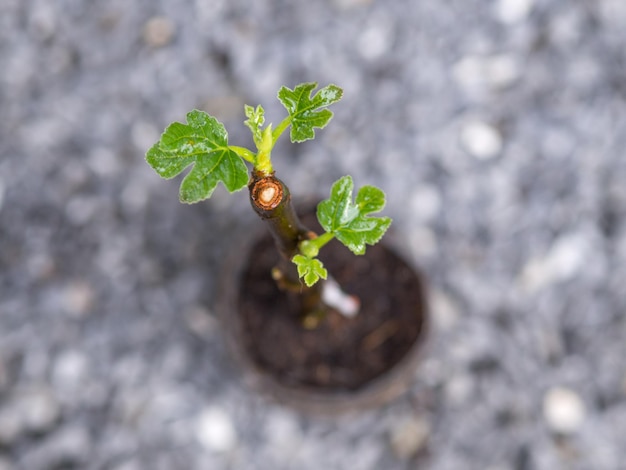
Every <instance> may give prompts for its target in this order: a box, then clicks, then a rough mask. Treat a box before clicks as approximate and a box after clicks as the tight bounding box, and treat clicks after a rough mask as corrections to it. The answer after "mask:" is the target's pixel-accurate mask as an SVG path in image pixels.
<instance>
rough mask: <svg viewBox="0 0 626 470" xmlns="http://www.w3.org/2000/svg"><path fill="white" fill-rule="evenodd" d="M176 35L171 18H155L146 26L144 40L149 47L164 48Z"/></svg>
mask: <svg viewBox="0 0 626 470" xmlns="http://www.w3.org/2000/svg"><path fill="white" fill-rule="evenodd" d="M175 33H176V29H175V27H174V24H173V23H172V22H171V21H170V19H169V18H166V17H164V16H155V17H154V18H150V19H149V20H148V21H147V22H146V24H145V25H144V27H143V40H144V42H145V43H146V44H148V45H149V46H152V47H163V46H166V45H167V44H169V43H170V42H171V41H172V38H173V37H174V34H175Z"/></svg>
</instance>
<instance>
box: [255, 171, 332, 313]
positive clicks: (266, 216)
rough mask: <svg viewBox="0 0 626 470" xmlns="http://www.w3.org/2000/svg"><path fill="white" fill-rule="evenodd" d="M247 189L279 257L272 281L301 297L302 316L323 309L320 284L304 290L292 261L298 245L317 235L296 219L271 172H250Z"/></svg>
mask: <svg viewBox="0 0 626 470" xmlns="http://www.w3.org/2000/svg"><path fill="white" fill-rule="evenodd" d="M248 190H249V191H250V204H251V205H252V208H253V209H254V211H255V212H256V213H257V215H258V216H259V217H260V218H261V219H262V220H264V221H265V222H266V223H267V225H268V227H269V229H270V233H271V234H272V237H273V238H274V242H275V243H276V248H277V249H278V251H279V253H280V255H281V256H280V261H279V264H278V266H277V267H276V268H275V269H274V271H273V273H272V275H273V277H274V279H275V280H276V282H277V283H278V285H279V287H280V288H281V289H283V290H287V291H292V292H297V293H298V294H300V295H302V297H301V298H302V301H303V303H302V306H303V312H302V315H303V316H306V315H309V314H310V313H311V312H314V311H319V310H323V309H324V305H323V303H322V300H321V299H322V295H321V294H322V289H323V283H322V282H318V283H317V284H315V285H314V286H312V287H307V286H306V285H304V283H303V282H302V281H301V280H300V278H299V277H298V271H297V268H296V266H295V264H294V263H292V262H291V259H292V258H293V257H294V256H295V255H297V254H298V253H299V248H298V245H299V243H300V242H301V241H303V240H309V239H311V238H314V237H315V236H316V235H315V233H313V232H312V231H310V230H309V229H308V228H306V227H305V226H304V225H303V224H302V223H301V222H300V220H299V219H298V216H297V215H296V212H295V211H294V209H293V205H292V204H291V193H290V192H289V188H287V186H285V184H284V183H283V182H282V181H281V180H280V179H278V178H276V177H275V176H274V174H273V173H272V174H270V175H265V174H261V173H258V172H255V171H253V172H252V177H251V178H250V182H249V183H248Z"/></svg>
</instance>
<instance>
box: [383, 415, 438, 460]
mask: <svg viewBox="0 0 626 470" xmlns="http://www.w3.org/2000/svg"><path fill="white" fill-rule="evenodd" d="M429 436H430V424H429V423H428V421H426V420H425V419H423V418H418V417H415V418H412V419H408V420H406V421H404V422H403V423H401V424H400V425H399V426H398V427H396V428H394V429H392V430H391V435H390V441H391V448H392V449H393V451H394V453H395V454H396V456H398V457H399V458H401V459H408V458H411V457H413V456H415V455H416V454H417V453H418V452H419V451H420V450H422V449H424V447H425V446H426V443H427V442H428V437H429Z"/></svg>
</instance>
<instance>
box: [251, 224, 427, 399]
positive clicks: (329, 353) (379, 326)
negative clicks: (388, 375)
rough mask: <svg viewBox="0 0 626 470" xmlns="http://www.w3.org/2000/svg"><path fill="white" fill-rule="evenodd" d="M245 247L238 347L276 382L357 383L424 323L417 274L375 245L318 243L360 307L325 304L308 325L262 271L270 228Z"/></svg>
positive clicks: (397, 354)
mask: <svg viewBox="0 0 626 470" xmlns="http://www.w3.org/2000/svg"><path fill="white" fill-rule="evenodd" d="M305 223H307V225H308V226H309V227H314V225H315V224H314V223H312V222H310V221H309V220H305ZM251 253H254V254H255V255H254V256H253V257H250V259H249V262H248V265H247V266H246V267H245V268H244V270H243V275H242V282H241V285H240V300H239V313H240V315H241V326H242V336H243V341H244V347H245V349H246V350H247V353H248V356H249V357H250V358H251V360H252V361H253V362H254V363H255V364H256V365H257V367H259V368H260V369H261V370H263V371H264V372H265V373H268V374H270V375H272V376H273V377H274V379H275V380H276V381H278V382H279V383H281V384H283V385H286V386H290V387H302V386H305V387H308V388H314V389H319V390H327V391H329V392H333V391H340V390H354V389H357V388H359V387H361V386H362V385H364V384H366V383H367V382H369V381H371V380H372V379H374V378H376V377H378V376H379V375H381V374H383V373H384V372H385V371H387V370H389V369H390V368H391V367H392V366H394V365H395V364H397V363H398V362H399V361H400V360H401V359H402V358H403V357H404V356H405V355H406V353H407V352H408V350H409V349H410V348H411V346H412V345H413V343H414V342H415V341H416V339H417V338H418V336H420V334H421V333H422V330H423V329H424V327H425V321H424V317H423V315H424V314H425V312H423V309H424V306H425V301H424V298H423V296H424V292H423V288H422V284H421V282H420V279H419V277H418V275H417V274H416V273H415V271H414V270H413V269H411V268H410V267H409V266H408V265H407V264H406V263H405V262H404V261H403V260H402V259H401V258H400V257H398V256H397V255H396V254H395V253H394V252H393V251H391V250H390V249H388V248H386V247H385V246H384V245H383V244H378V245H376V246H373V247H368V248H367V252H366V254H365V255H363V256H355V255H354V254H353V253H352V252H350V251H349V250H348V249H347V248H346V247H344V246H343V245H341V244H340V243H339V242H337V241H332V242H331V243H329V244H328V245H327V246H326V247H324V249H323V250H322V252H321V256H320V258H321V259H322V261H323V262H324V265H325V266H326V268H327V269H328V271H329V272H330V273H331V274H332V276H333V277H334V278H335V279H336V280H337V282H338V283H339V284H340V285H341V286H342V288H343V289H344V291H346V292H347V293H349V294H351V295H356V296H357V297H358V298H359V299H360V301H361V309H360V311H359V313H358V315H356V316H355V317H353V318H347V317H345V316H343V315H341V314H340V313H338V312H336V311H334V310H330V311H329V313H328V315H327V317H326V318H325V320H323V321H322V322H321V323H320V325H319V326H318V327H317V328H316V329H313V330H307V329H306V328H305V327H304V326H303V325H302V320H301V317H300V316H299V308H298V300H297V296H293V295H292V296H291V299H289V298H288V296H287V294H285V293H284V292H282V291H281V290H279V289H278V287H277V286H276V283H275V282H274V280H273V279H272V278H271V276H270V271H271V269H272V267H274V266H275V265H276V264H277V262H278V253H277V250H276V249H275V247H274V243H273V240H272V239H271V237H270V235H269V234H267V236H264V237H262V238H260V239H259V240H258V241H257V242H256V243H255V244H254V245H253V246H252V248H251ZM294 298H295V300H294Z"/></svg>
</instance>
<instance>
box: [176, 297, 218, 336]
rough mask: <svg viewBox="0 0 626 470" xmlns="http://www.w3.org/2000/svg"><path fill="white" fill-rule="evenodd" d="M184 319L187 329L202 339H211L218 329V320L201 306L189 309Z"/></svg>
mask: <svg viewBox="0 0 626 470" xmlns="http://www.w3.org/2000/svg"><path fill="white" fill-rule="evenodd" d="M184 317H185V323H186V324H187V328H189V330H190V331H192V332H193V333H195V334H196V335H198V336H200V337H201V338H204V339H209V338H210V337H211V336H212V334H213V332H214V331H215V330H216V328H217V320H216V319H215V318H214V317H213V316H212V315H211V313H210V312H209V311H208V310H207V309H206V308H204V307H202V306H200V305H196V306H194V307H192V308H191V309H189V310H188V311H187V312H186V313H185V316H184Z"/></svg>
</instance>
